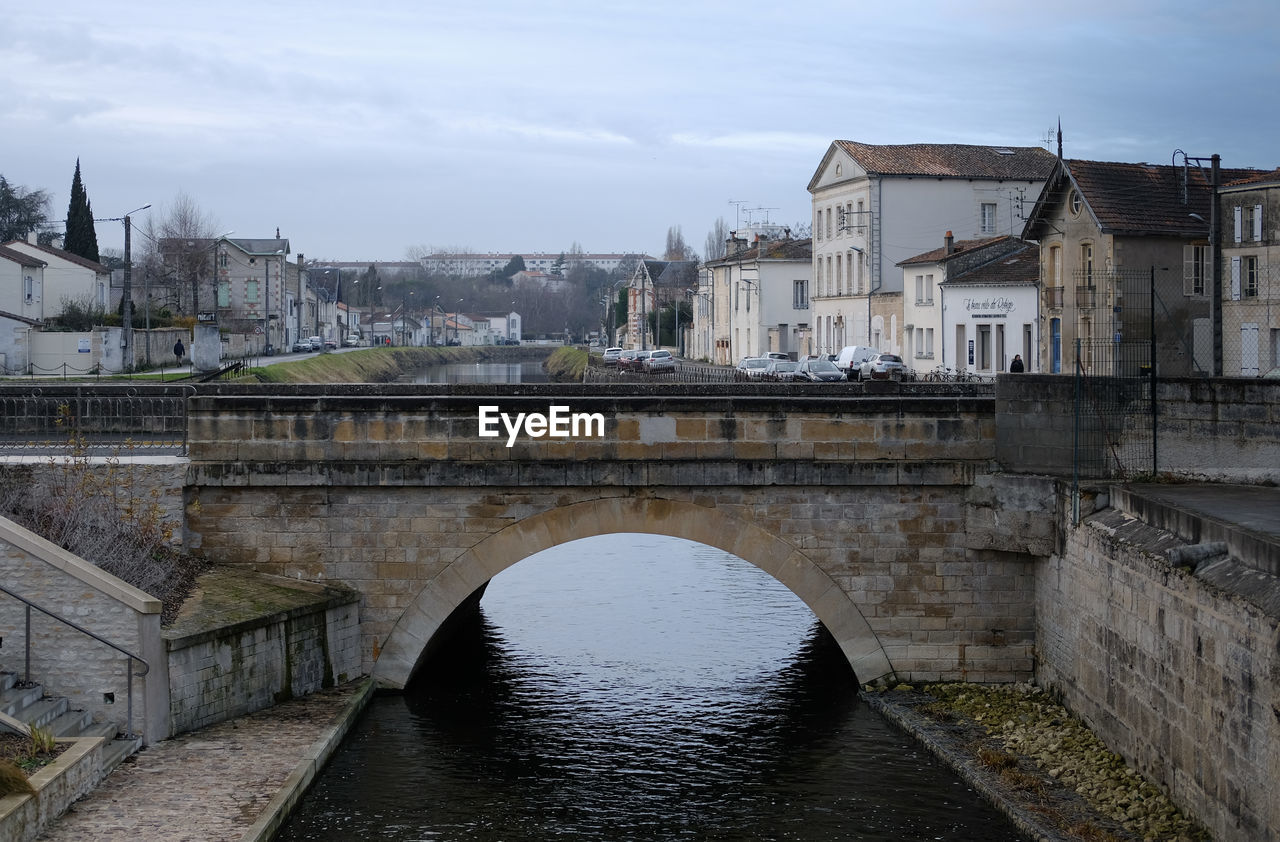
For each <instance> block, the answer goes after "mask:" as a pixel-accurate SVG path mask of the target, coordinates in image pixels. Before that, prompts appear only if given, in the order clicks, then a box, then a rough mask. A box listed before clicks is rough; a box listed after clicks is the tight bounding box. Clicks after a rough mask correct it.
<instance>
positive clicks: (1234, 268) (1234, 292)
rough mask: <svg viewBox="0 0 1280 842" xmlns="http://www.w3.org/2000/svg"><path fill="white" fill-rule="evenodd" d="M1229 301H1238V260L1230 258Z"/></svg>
mask: <svg viewBox="0 0 1280 842" xmlns="http://www.w3.org/2000/svg"><path fill="white" fill-rule="evenodd" d="M1237 210H1238V209H1237ZM1231 300H1232V301H1239V300H1240V258H1238V257H1233V258H1231Z"/></svg>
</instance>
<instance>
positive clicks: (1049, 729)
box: [863, 684, 1209, 842]
mask: <svg viewBox="0 0 1280 842" xmlns="http://www.w3.org/2000/svg"><path fill="white" fill-rule="evenodd" d="M863 696H864V698H865V699H866V701H867V703H868V704H870V705H871V706H872V707H873V708H875V709H876V710H878V711H880V713H882V714H883V715H885V716H886V717H887V718H888V719H890V720H891V721H893V722H895V723H896V724H898V725H899V727H901V728H903V729H904V730H906V731H907V732H908V733H910V734H912V735H913V736H914V737H915V738H916V739H918V740H919V741H920V742H921V743H922V744H924V745H925V746H926V747H927V748H929V749H930V751H932V752H933V753H934V754H936V755H938V756H939V757H940V758H941V759H943V760H944V761H945V762H947V763H948V764H949V765H951V766H952V767H953V768H954V769H955V770H956V772H957V773H958V774H959V775H960V776H961V777H962V778H964V780H965V781H966V782H967V783H968V784H969V785H970V786H972V787H973V788H974V789H975V790H977V791H978V792H980V793H982V794H983V796H984V797H986V798H987V799H988V800H990V801H991V802H992V803H993V804H995V805H996V807H997V808H998V809H1000V810H1001V812H1003V813H1004V814H1005V815H1006V816H1008V817H1009V819H1010V820H1011V821H1013V822H1014V824H1015V825H1017V826H1018V827H1019V828H1020V829H1021V830H1022V831H1023V832H1025V833H1026V834H1027V835H1028V836H1029V837H1031V838H1034V839H1037V840H1041V839H1043V840H1053V842H1057V840H1077V839H1085V840H1101V842H1111V841H1112V840H1118V841H1119V842H1134V841H1135V840H1153V842H1154V840H1174V841H1175V842H1200V841H1201V840H1207V839H1209V835H1208V834H1207V833H1206V832H1205V831H1204V829H1203V828H1201V827H1200V826H1199V825H1198V824H1196V823H1195V821H1194V820H1193V819H1191V818H1189V817H1187V816H1185V815H1183V814H1182V813H1181V812H1180V811H1179V810H1178V809H1177V807H1175V806H1174V805H1173V803H1172V802H1171V801H1169V799H1168V798H1167V797H1166V796H1165V795H1164V794H1163V793H1162V792H1161V791H1160V790H1159V789H1158V788H1157V787H1155V786H1154V785H1152V784H1151V783H1149V782H1147V781H1146V780H1144V779H1143V777H1142V776H1141V775H1140V774H1138V773H1137V772H1136V771H1134V770H1133V769H1130V768H1128V767H1127V766H1126V765H1125V763H1124V760H1123V759H1121V758H1120V757H1119V756H1118V755H1116V754H1115V753H1113V752H1111V751H1109V750H1108V749H1107V748H1106V746H1105V745H1103V743H1102V741H1101V740H1099V739H1098V738H1097V737H1096V736H1095V735H1094V734H1093V733H1092V732H1091V731H1090V730H1089V729H1088V728H1087V727H1085V726H1084V725H1083V724H1082V723H1080V722H1079V721H1078V720H1076V719H1075V718H1074V717H1072V716H1071V715H1070V714H1069V713H1068V712H1067V710H1066V709H1065V708H1063V707H1062V706H1061V705H1059V704H1057V703H1056V702H1054V701H1053V700H1052V699H1051V698H1050V697H1049V696H1048V695H1047V694H1046V693H1044V692H1043V691H1042V690H1040V689H1039V688H1037V687H1035V686H1033V685H1031V684H1010V685H996V686H991V685H979V684H929V685H922V686H920V687H918V688H917V687H912V686H910V685H905V684H902V685H898V686H897V687H895V688H893V689H891V690H886V691H874V690H868V691H867V692H865V693H864V694H863Z"/></svg>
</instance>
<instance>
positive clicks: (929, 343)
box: [924, 327, 933, 357]
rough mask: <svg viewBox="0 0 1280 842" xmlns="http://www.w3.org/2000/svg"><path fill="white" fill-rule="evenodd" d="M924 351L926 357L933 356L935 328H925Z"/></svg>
mask: <svg viewBox="0 0 1280 842" xmlns="http://www.w3.org/2000/svg"><path fill="white" fill-rule="evenodd" d="M924 353H925V356H926V357H932V356H933V328H931V327H927V328H925V329H924Z"/></svg>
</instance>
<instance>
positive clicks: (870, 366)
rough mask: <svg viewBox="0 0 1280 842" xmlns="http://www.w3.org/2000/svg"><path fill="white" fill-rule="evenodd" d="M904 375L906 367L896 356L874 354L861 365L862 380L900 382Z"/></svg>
mask: <svg viewBox="0 0 1280 842" xmlns="http://www.w3.org/2000/svg"><path fill="white" fill-rule="evenodd" d="M906 373H907V366H906V364H905V363H903V362H902V357H900V356H898V355H897V354H876V355H875V356H874V357H872V358H871V359H869V360H866V361H864V362H863V363H862V378H863V379H864V380H890V379H892V380H901V379H903V377H905V376H906Z"/></svg>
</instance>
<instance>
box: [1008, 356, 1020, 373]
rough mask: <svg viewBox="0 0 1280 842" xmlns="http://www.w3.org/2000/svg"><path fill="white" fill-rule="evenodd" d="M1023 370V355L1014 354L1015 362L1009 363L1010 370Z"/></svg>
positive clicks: (1017, 371)
mask: <svg viewBox="0 0 1280 842" xmlns="http://www.w3.org/2000/svg"><path fill="white" fill-rule="evenodd" d="M1022 370H1023V369H1022V355H1021V354H1014V355H1013V362H1011V363H1009V371H1010V372H1011V373H1019V372H1021V371H1022Z"/></svg>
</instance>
